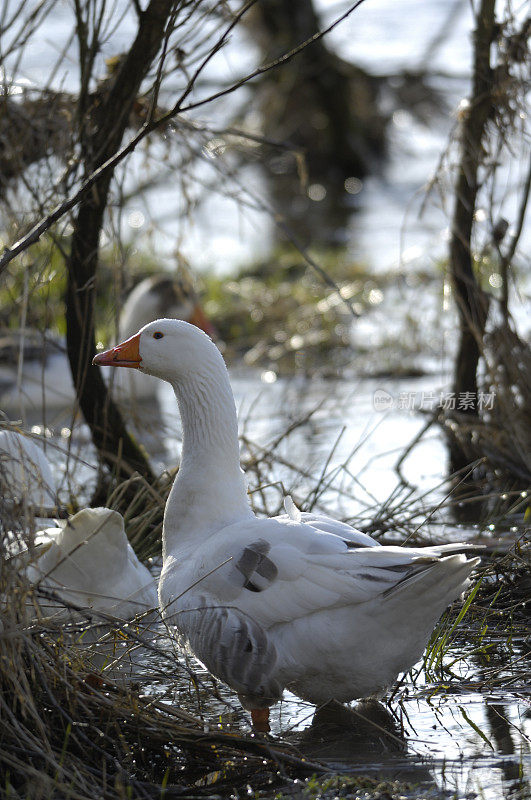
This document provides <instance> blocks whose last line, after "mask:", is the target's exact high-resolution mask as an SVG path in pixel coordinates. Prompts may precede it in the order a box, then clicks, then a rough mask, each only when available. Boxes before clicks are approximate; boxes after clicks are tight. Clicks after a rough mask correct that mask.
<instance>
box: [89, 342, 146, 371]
mask: <svg viewBox="0 0 531 800" xmlns="http://www.w3.org/2000/svg"><path fill="white" fill-rule="evenodd" d="M139 345H140V334H139V333H135V335H134V336H131V338H130V339H126V340H125V342H122V343H121V344H117V345H116V347H111V349H110V350H105V352H103V353H98V355H96V356H94V358H93V359H92V363H93V364H94V365H95V366H99V367H130V368H131V369H138V368H139V367H140V362H141V361H142V358H141V356H140V351H139V349H138V348H139Z"/></svg>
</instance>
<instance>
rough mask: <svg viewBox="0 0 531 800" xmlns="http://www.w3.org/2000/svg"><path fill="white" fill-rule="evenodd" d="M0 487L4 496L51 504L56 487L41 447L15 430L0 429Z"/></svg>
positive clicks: (27, 501) (34, 503)
mask: <svg viewBox="0 0 531 800" xmlns="http://www.w3.org/2000/svg"><path fill="white" fill-rule="evenodd" d="M0 489H1V493H2V497H3V498H4V500H6V499H7V500H12V501H16V502H24V501H25V502H26V503H27V504H28V506H33V507H39V506H55V505H56V504H57V488H56V485H55V480H54V477H53V473H52V468H51V466H50V462H49V461H48V459H47V458H46V455H45V454H44V450H43V449H42V448H41V447H39V445H38V444H36V442H35V441H34V440H33V439H31V438H30V437H29V436H25V435H23V434H21V433H18V431H12V430H3V431H0Z"/></svg>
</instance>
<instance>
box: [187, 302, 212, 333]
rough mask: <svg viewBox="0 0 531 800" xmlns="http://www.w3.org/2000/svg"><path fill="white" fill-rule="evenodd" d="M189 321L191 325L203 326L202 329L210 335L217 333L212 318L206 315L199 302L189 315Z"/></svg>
mask: <svg viewBox="0 0 531 800" xmlns="http://www.w3.org/2000/svg"><path fill="white" fill-rule="evenodd" d="M188 322H189V323H190V324H191V325H195V326H196V328H201V330H202V331H204V332H205V333H208V335H209V336H212V337H214V336H215V335H216V333H217V331H216V329H215V328H214V326H213V325H212V323H211V322H210V320H209V319H208V318H207V317H206V316H205V312H204V311H203V309H202V308H201V306H200V305H199V303H197V304H196V305H195V306H194V309H193V311H192V313H191V314H190V316H189V317H188Z"/></svg>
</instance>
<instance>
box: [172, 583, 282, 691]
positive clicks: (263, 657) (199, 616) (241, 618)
mask: <svg viewBox="0 0 531 800" xmlns="http://www.w3.org/2000/svg"><path fill="white" fill-rule="evenodd" d="M195 600H196V601H197V602H196V603H195V606H192V603H189V604H187V608H185V609H181V611H180V612H179V614H178V619H177V620H175V621H176V624H177V626H178V628H179V630H180V632H181V634H182V635H183V636H184V637H185V639H186V640H187V641H188V643H189V645H190V648H191V650H192V652H193V653H194V655H195V656H196V658H198V659H199V661H201V662H202V663H203V664H204V665H205V667H206V668H207V669H208V670H209V671H210V672H211V673H212V674H213V675H215V676H216V677H217V678H219V679H220V680H222V681H224V682H225V683H227V684H228V685H229V686H230V687H231V688H233V689H235V690H236V691H237V692H238V693H239V694H242V695H245V696H250V697H252V698H256V700H259V701H260V704H267V705H269V703H273V702H276V701H277V700H278V699H279V698H280V696H281V694H282V687H281V686H280V685H279V684H278V682H277V681H276V680H274V679H273V677H272V676H273V673H274V670H275V667H276V664H277V651H276V648H275V646H274V644H273V643H272V642H271V639H270V638H269V637H268V635H267V633H266V632H265V631H264V629H263V628H262V627H261V626H260V625H258V623H256V622H255V621H254V620H253V619H251V618H250V617H248V616H247V615H246V614H244V613H242V612H241V611H239V610H238V609H235V608H232V607H230V606H208V605H206V600H205V598H203V597H197V596H196V598H195Z"/></svg>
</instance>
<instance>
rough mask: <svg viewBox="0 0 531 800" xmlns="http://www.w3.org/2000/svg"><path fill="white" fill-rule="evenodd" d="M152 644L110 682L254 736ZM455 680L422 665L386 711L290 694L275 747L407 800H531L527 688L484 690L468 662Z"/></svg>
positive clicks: (227, 705) (276, 714)
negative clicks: (394, 790)
mask: <svg viewBox="0 0 531 800" xmlns="http://www.w3.org/2000/svg"><path fill="white" fill-rule="evenodd" d="M151 636H152V639H151V641H152V642H153V644H154V646H155V648H156V649H155V650H154V651H149V650H144V651H142V650H138V649H136V650H135V651H134V652H133V655H132V663H131V662H129V661H128V659H127V658H125V659H123V660H118V661H115V662H114V666H109V663H110V660H109V659H108V661H107V664H108V666H107V668H106V670H105V674H106V675H107V677H112V678H113V679H114V680H126V681H127V680H129V679H131V678H132V679H134V680H135V681H136V682H140V684H141V686H142V692H143V694H144V695H145V696H146V697H148V698H150V699H159V700H161V701H162V702H163V703H167V704H170V705H172V706H178V707H179V709H180V710H184V711H186V712H188V713H190V714H192V715H193V716H194V717H196V718H198V717H199V718H201V719H202V720H203V727H204V728H205V730H216V729H220V730H225V731H234V732H241V731H243V732H249V731H250V725H249V719H248V715H247V714H246V712H243V711H242V709H241V707H240V706H239V703H238V701H237V699H236V697H235V696H234V695H232V694H231V693H230V692H229V691H228V690H226V689H225V688H224V687H223V686H220V685H218V691H219V695H218V699H216V698H215V697H214V696H213V694H212V682H211V679H210V677H209V676H208V673H207V672H206V671H205V670H203V669H201V668H200V667H198V665H197V664H196V663H195V662H194V663H192V662H190V665H191V666H192V669H193V675H194V683H193V684H192V683H191V681H190V679H189V678H188V676H187V672H186V667H185V664H184V662H183V661H182V658H181V657H180V656H179V657H178V660H177V661H176V662H175V664H174V668H173V669H172V667H171V659H173V658H174V657H175V652H176V651H175V647H174V646H173V644H172V643H171V642H170V641H169V640H168V638H167V637H166V634H165V633H164V632H163V631H162V630H157V626H155V628H153V629H152V632H151ZM123 647H124V649H126V648H125V646H123ZM119 650H120V646H118V648H117V649H114V650H113V658H114V659H115V658H116V655H117V653H118V654H119ZM523 653H524V651H523V649H521V643H520V644H517V643H516V642H515V644H514V658H515V659H518V658H522V656H523ZM457 656H459V649H458V648H457V647H454V648H453V649H452V650H450V651H449V652H448V654H447V660H448V662H449V661H450V660H452V661H453V660H454V659H455V658H456V657H457ZM168 657H169V659H170V660H169V661H167V662H165V659H166V658H168ZM117 664H119V665H120V668H119V669H117ZM508 671H509V672H510V667H508ZM458 672H459V675H456V676H455V677H454V678H452V679H451V680H448V681H440V680H437V681H433V680H427V679H426V677H425V675H424V673H423V672H422V668H421V666H420V665H419V668H418V670H417V669H415V668H414V669H413V670H412V672H411V673H409V674H408V675H407V676H404V678H403V679H402V680H401V682H400V684H399V686H398V688H397V690H396V692H395V691H393V690H391V691H390V692H389V693H388V695H387V697H386V700H385V704H384V703H379V702H375V701H371V702H368V703H362V704H355V703H353V704H351V705H350V706H349V707H344V706H336V707H332V708H327V707H325V708H322V709H320V710H318V711H317V712H316V711H315V708H314V707H313V706H311V705H310V704H308V703H305V702H303V701H301V700H299V699H298V698H296V697H294V696H293V695H291V694H290V693H289V692H286V693H285V696H284V699H283V701H282V702H281V703H279V704H277V705H276V706H274V707H273V708H272V709H271V719H270V722H271V737H272V740H273V743H274V741H275V740H280V741H282V742H286V743H289V744H290V745H291V746H293V747H294V748H295V752H296V753H297V754H298V755H299V756H302V757H304V758H306V759H307V760H309V761H312V762H314V763H321V764H324V765H325V768H328V769H330V770H332V771H333V772H338V773H340V774H351V775H359V776H361V775H369V776H371V777H374V778H378V779H380V780H388V781H397V780H398V781H401V782H403V783H405V784H407V787H405V788H404V789H403V792H404V794H403V796H404V798H405V799H406V800H407V798H413V797H434V798H435V797H437V798H443V797H445V798H446V797H448V798H455V800H461V799H462V800H464V799H465V798H476V797H478V798H484V799H485V800H500V798H507V800H509V799H511V800H524V798H528V797H529V785H530V784H529V780H530V778H531V746H530V745H531V714H530V705H529V690H528V687H525V686H523V685H521V683H518V682H516V683H515V682H514V681H513V685H512V686H511V688H510V689H507V688H502V687H501V686H500V687H499V688H492V687H491V688H490V689H486V688H485V670H484V668H482V667H481V665H480V663H479V662H478V661H476V660H475V659H473V658H469V659H468V660H466V661H465V660H464V661H461V662H460V664H459V669H458ZM170 676H171V677H170ZM507 677H509V676H507ZM212 789H213V791H214V792H215V788H214V786H213V787H212Z"/></svg>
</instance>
